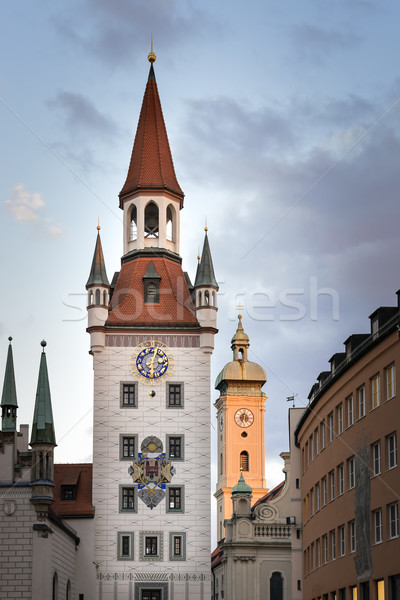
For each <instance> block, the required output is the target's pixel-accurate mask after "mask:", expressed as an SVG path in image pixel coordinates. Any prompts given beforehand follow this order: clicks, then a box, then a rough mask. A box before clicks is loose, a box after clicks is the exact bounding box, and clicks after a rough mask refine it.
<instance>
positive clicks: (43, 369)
mask: <svg viewBox="0 0 400 600" xmlns="http://www.w3.org/2000/svg"><path fill="white" fill-rule="evenodd" d="M41 345H42V348H43V352H42V355H41V357H40V367H39V379H38V385H37V391H36V402H35V411H34V413H33V423H32V436H31V446H32V445H33V444H42V443H45V444H53V446H55V445H56V435H55V433H54V421H53V411H52V409H51V396H50V386H49V377H48V374H47V362H46V354H45V351H44V349H45V347H46V345H47V344H46V342H45V341H44V340H43V341H42V342H41Z"/></svg>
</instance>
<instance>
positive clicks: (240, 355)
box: [239, 348, 243, 360]
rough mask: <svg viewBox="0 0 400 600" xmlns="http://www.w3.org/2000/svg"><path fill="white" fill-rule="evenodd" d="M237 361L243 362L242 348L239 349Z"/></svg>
mask: <svg viewBox="0 0 400 600" xmlns="http://www.w3.org/2000/svg"><path fill="white" fill-rule="evenodd" d="M239 360H243V348H239Z"/></svg>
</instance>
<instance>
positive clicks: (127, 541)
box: [117, 531, 133, 560]
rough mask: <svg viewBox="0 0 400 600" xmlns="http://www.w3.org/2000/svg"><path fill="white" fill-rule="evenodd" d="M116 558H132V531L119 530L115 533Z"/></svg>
mask: <svg viewBox="0 0 400 600" xmlns="http://www.w3.org/2000/svg"><path fill="white" fill-rule="evenodd" d="M117 553H118V556H117V559H118V560H133V533H132V532H130V531H119V532H118V534H117Z"/></svg>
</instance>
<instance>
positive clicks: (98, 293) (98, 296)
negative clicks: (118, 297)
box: [96, 289, 100, 304]
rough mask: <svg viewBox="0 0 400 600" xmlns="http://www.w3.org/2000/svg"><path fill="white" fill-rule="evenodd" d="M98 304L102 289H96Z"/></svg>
mask: <svg viewBox="0 0 400 600" xmlns="http://www.w3.org/2000/svg"><path fill="white" fill-rule="evenodd" d="M96 304H100V290H99V289H97V290H96Z"/></svg>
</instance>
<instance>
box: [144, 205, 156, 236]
mask: <svg viewBox="0 0 400 600" xmlns="http://www.w3.org/2000/svg"><path fill="white" fill-rule="evenodd" d="M144 235H145V237H146V238H158V206H157V205H156V204H154V202H149V203H148V205H147V206H146V208H145V211H144Z"/></svg>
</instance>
